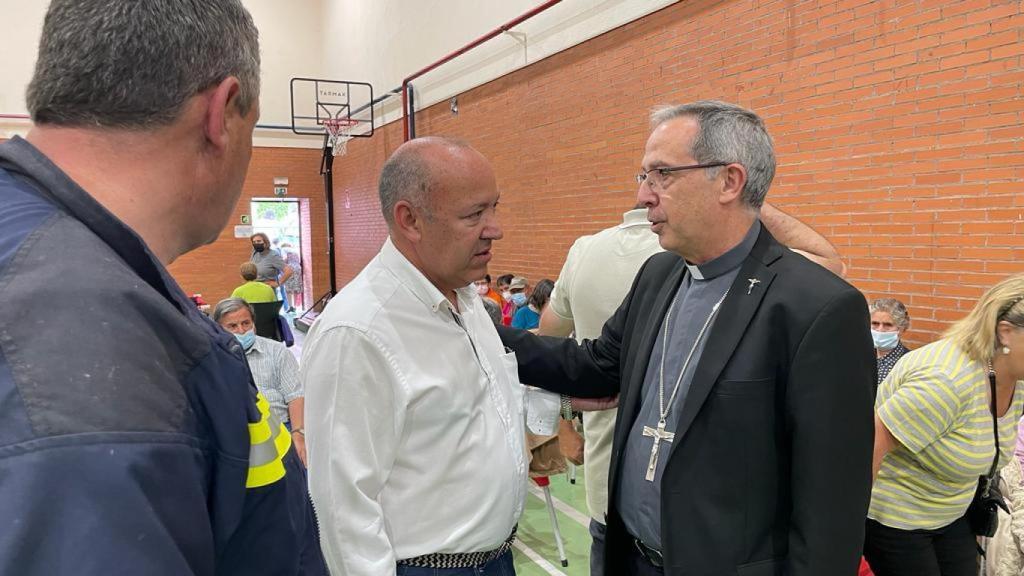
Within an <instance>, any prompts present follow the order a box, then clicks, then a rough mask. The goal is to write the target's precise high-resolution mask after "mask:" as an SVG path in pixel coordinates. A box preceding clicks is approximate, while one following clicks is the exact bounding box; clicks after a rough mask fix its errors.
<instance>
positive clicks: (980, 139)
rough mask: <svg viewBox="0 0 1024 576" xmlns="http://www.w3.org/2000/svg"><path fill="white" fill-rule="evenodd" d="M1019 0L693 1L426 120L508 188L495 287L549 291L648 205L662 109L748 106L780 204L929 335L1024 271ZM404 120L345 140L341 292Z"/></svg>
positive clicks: (857, 278)
mask: <svg viewBox="0 0 1024 576" xmlns="http://www.w3.org/2000/svg"><path fill="white" fill-rule="evenodd" d="M1022 6H1024V5H1022V3H1021V2H1019V0H1010V1H1006V0H973V1H956V2H954V1H940V0H922V1H903V0H879V1H871V0H845V1H843V0H840V1H836V0H788V1H783V0H778V1H773V0H765V1H761V2H745V1H739V0H727V1H712V0H691V1H684V2H680V3H678V4H675V5H672V6H671V7H669V8H666V9H664V10H662V11H660V12H657V13H655V14H652V15H650V16H648V17H646V18H644V19H642V20H639V21H636V22H633V23H631V24H629V25H626V26H623V27H621V28H618V29H616V30H613V31H611V32H608V33H606V34H604V35H602V36H600V37H598V38H595V39H593V40H591V41H588V42H586V43H584V44H582V45H579V46H577V47H574V48H572V49H570V50H567V51H565V52H562V53H560V54H558V55H555V56H553V57H550V58H548V59H546V60H543V61H541V62H538V63H535V64H533V65H531V66H529V67H527V68H524V69H522V70H519V71H517V72H514V73H512V74H509V75H507V76H505V77H503V78H500V79H498V80H495V81H493V82H491V83H489V84H487V85H484V86H482V87H480V88H477V89H474V90H471V91H469V92H467V93H464V94H461V95H459V110H460V113H459V115H458V116H453V115H452V114H451V113H450V112H449V110H448V106H447V103H442V104H439V105H437V106H434V107H431V108H429V109H427V110H424V111H421V112H420V113H419V114H418V115H417V122H416V124H417V133H418V135H421V136H422V135H431V134H435V135H453V136H459V137H463V138H466V139H468V140H469V141H471V142H472V143H473V145H474V146H476V147H477V148H478V149H479V150H481V151H482V152H483V153H484V154H485V155H486V156H487V157H488V158H490V159H491V161H492V162H493V163H494V167H495V169H496V171H497V174H498V182H499V186H500V187H501V190H502V207H501V217H502V222H503V225H504V228H505V239H504V240H503V241H501V242H499V243H498V244H497V245H496V248H495V259H494V261H493V263H492V266H491V272H492V274H500V273H504V272H509V271H513V272H517V273H520V274H525V275H527V276H528V277H529V278H530V279H531V280H536V279H539V278H541V277H550V278H554V277H555V276H556V275H557V273H558V271H559V269H560V267H561V264H562V261H563V258H564V256H565V253H566V252H567V250H568V247H569V246H570V244H571V242H572V241H573V239H574V238H576V237H577V236H579V235H581V234H586V233H591V232H594V231H596V230H598V229H600V228H603V227H605V226H608V225H610V224H613V223H614V222H616V221H617V220H618V219H619V217H620V216H619V215H620V213H621V212H623V211H625V210H626V209H628V208H629V207H630V206H631V205H632V203H633V199H634V194H635V191H636V185H635V183H634V181H633V179H632V175H633V173H634V172H635V171H636V170H637V167H638V165H639V162H640V158H641V156H642V149H643V143H644V140H645V138H646V135H647V114H648V111H649V109H650V108H651V107H652V106H655V105H658V104H666V103H679V102H684V101H690V100H696V99H701V98H718V99H724V100H729V101H733V102H737V103H739V104H742V105H745V106H748V107H751V108H753V109H755V110H757V111H758V112H759V113H760V114H761V115H762V116H763V117H764V118H765V119H766V120H767V122H768V125H769V128H770V130H771V132H772V134H773V136H774V138H775V141H776V146H777V150H778V154H779V170H778V175H777V177H776V181H775V185H774V187H773V189H772V192H771V194H770V195H769V200H771V201H773V202H775V203H776V204H778V205H780V206H781V207H783V208H784V209H785V210H787V211H789V212H790V213H792V214H795V215H797V216H799V217H801V218H803V219H804V220H806V221H807V222H809V223H811V224H812V225H813V226H814V227H815V228H817V229H818V230H819V231H821V232H822V233H824V234H825V235H826V236H828V237H829V238H830V239H831V240H832V241H833V242H834V243H835V244H836V245H837V246H838V247H839V249H840V251H841V252H842V254H843V256H844V259H845V261H846V263H847V265H848V266H849V280H850V281H851V282H852V283H853V284H855V285H856V286H857V287H859V288H861V289H862V290H864V291H865V293H866V294H867V296H868V297H869V298H874V297H878V296H881V295H892V296H896V297H898V298H901V299H902V300H904V302H906V303H907V304H908V305H909V307H910V312H911V315H912V317H913V327H912V331H911V333H910V335H909V340H910V341H911V342H915V343H921V342H925V341H929V340H932V339H934V338H936V337H937V335H938V333H939V332H941V330H942V329H943V328H944V327H945V326H947V325H948V323H949V322H950V321H951V320H954V319H956V318H959V317H961V316H962V315H963V314H965V312H966V310H968V309H969V308H970V307H971V306H972V305H973V303H974V300H975V299H976V298H977V296H978V295H980V293H981V292H982V291H983V290H984V288H985V287H987V286H990V285H991V284H992V283H993V282H995V281H996V280H998V279H1000V278H1002V277H1004V276H1005V275H1006V274H1009V273H1011V272H1017V271H1020V270H1021V268H1022V266H1021V265H1019V264H1018V263H1017V261H1018V260H1019V259H1021V257H1022V256H1024V235H1021V236H1017V233H1020V232H1024V223H1021V215H1022V213H1024V189H1022V187H1021V184H1020V182H1021V181H1022V180H1024V154H1022V149H1024V126H1022V124H1024V123H1022V119H1024V118H1022V113H1024V99H1022V94H1021V92H1022V83H1024V71H1022V66H1021V64H1022V62H1021V55H1022V53H1024V42H1022V40H1024V38H1022V34H1024V33H1022V30H1024V14H1022ZM400 143H401V129H400V126H399V124H398V123H397V122H396V123H393V124H391V125H388V126H386V127H384V128H383V129H382V130H380V131H379V132H378V135H377V136H375V137H374V138H373V139H371V140H356V141H354V142H352V143H350V144H349V146H348V149H349V153H348V156H346V157H344V158H339V161H338V163H337V165H336V166H337V168H338V169H337V175H336V180H335V195H336V198H337V203H338V217H337V227H338V231H339V234H338V236H339V253H338V280H339V285H344V283H345V282H347V281H348V280H350V279H351V278H352V277H353V276H354V275H355V274H356V273H357V272H358V271H359V270H360V269H361V268H362V266H363V265H365V263H366V262H367V261H368V260H369V259H370V257H372V255H373V254H374V253H375V252H376V250H377V249H378V247H379V246H380V243H381V242H382V241H383V238H384V237H385V234H386V230H385V227H384V224H383V220H382V218H381V216H380V214H379V206H378V201H377V197H376V190H375V186H376V175H377V173H378V171H379V169H380V166H381V164H382V162H383V161H384V159H385V158H386V157H387V155H388V154H389V153H390V152H391V151H393V150H394V148H395V147H397V146H398V145H399V144H400Z"/></svg>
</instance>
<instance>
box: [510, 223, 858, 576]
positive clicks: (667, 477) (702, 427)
mask: <svg viewBox="0 0 1024 576" xmlns="http://www.w3.org/2000/svg"><path fill="white" fill-rule="evenodd" d="M685 270H686V268H685V266H684V264H683V260H682V258H680V257H679V256H678V255H676V254H673V253H662V254H657V255H655V256H652V257H651V258H650V259H649V260H648V261H647V262H646V263H645V264H644V266H643V268H641V270H640V272H639V273H638V275H637V278H636V280H635V281H634V283H633V287H632V289H631V290H630V292H629V294H628V295H627V296H626V299H625V300H624V301H623V303H622V305H621V307H620V308H619V309H618V311H617V312H616V313H615V315H614V316H612V318H611V319H609V320H608V322H607V324H605V326H604V329H603V332H602V334H601V337H600V338H598V339H597V340H591V341H587V342H585V343H584V344H583V345H577V344H576V343H575V342H573V341H572V340H567V339H558V338H545V337H537V336H534V335H532V334H529V333H526V332H521V331H516V330H511V329H501V330H500V332H501V336H502V340H503V341H504V342H505V344H506V345H507V346H510V347H511V348H512V349H513V350H515V352H516V354H517V357H518V360H519V371H520V372H519V373H520V379H521V380H522V381H523V382H524V383H526V384H532V385H536V386H540V387H543V388H546V389H549V390H553V391H556V392H560V393H563V394H569V395H574V396H582V397H600V396H607V395H612V394H615V393H618V394H619V395H620V396H619V400H620V402H619V408H618V422H617V424H616V428H615V441H614V445H613V450H612V459H611V471H610V474H609V483H610V486H609V515H608V519H607V520H608V532H607V554H606V559H607V560H606V562H607V566H606V570H605V572H606V573H608V574H616V575H618V574H624V573H625V570H624V568H623V567H622V566H621V564H620V562H621V561H622V554H623V551H624V550H626V549H627V548H626V547H627V546H631V545H632V542H631V541H630V539H629V536H628V534H627V533H626V531H625V528H624V527H623V524H622V521H621V519H620V517H619V514H618V511H617V510H616V509H615V502H616V501H617V490H618V487H619V484H620V481H619V478H620V475H621V474H622V470H621V468H620V467H621V463H622V450H623V446H624V445H625V439H626V435H627V434H628V432H629V430H630V427H631V425H632V424H633V421H634V420H635V419H636V416H637V412H638V411H639V408H640V401H641V398H640V396H641V394H640V392H641V387H642V384H643V379H644V375H645V372H646V370H647V364H648V361H649V358H650V355H651V349H652V348H653V346H654V342H655V338H656V336H657V331H658V329H659V327H660V326H661V322H662V320H663V318H664V316H665V312H666V310H667V309H668V306H669V303H670V302H671V300H672V296H673V295H674V293H675V291H676V289H677V288H678V286H679V284H680V282H681V281H682V280H683V276H684V274H685ZM751 278H756V279H757V280H759V281H760V282H759V283H756V284H754V287H753V288H752V289H750V290H749V293H748V288H750V282H749V279H751ZM869 325H870V321H869V316H868V310H867V303H866V302H865V300H864V297H863V296H862V295H861V294H860V292H858V291H857V290H856V289H855V288H853V287H852V286H850V285H849V284H847V283H846V282H844V281H843V280H842V279H840V278H839V277H837V276H835V275H833V274H832V273H831V272H829V271H827V270H825V269H824V268H821V267H820V266H818V265H816V264H814V263H812V262H810V261H809V260H807V259H806V258H804V257H803V256H800V255H798V254H795V253H793V252H792V251H790V250H788V249H786V248H784V247H783V246H781V245H779V244H778V243H777V242H776V241H775V240H774V239H773V238H772V237H771V234H769V233H768V231H767V230H765V229H763V228H762V231H761V233H760V236H759V237H758V239H757V242H756V243H755V245H754V247H753V249H752V250H751V253H750V255H749V256H748V257H747V259H746V260H745V261H744V263H743V265H742V267H741V268H740V272H739V275H738V276H737V277H736V280H735V282H734V283H733V286H732V288H731V289H730V291H729V295H728V297H727V298H726V299H725V301H724V303H723V306H722V309H721V311H720V313H719V316H718V318H717V319H716V321H715V323H714V325H713V326H712V328H711V330H710V332H709V334H708V336H707V339H708V340H707V343H706V345H705V347H704V352H703V355H702V356H701V358H700V360H699V362H698V364H697V367H696V372H695V373H694V377H693V382H692V385H691V387H690V390H689V394H688V395H687V397H686V398H685V401H684V402H683V403H682V404H681V406H680V407H679V408H678V409H677V410H676V411H674V412H673V413H672V414H671V415H670V418H675V419H676V422H675V426H672V427H670V429H672V430H674V431H675V441H674V442H673V443H672V444H671V447H670V452H669V455H668V458H669V461H668V463H667V464H666V467H665V473H664V477H663V479H662V492H661V494H662V501H661V534H662V544H663V547H664V550H663V553H664V556H665V574H666V575H671V576H683V575H685V576H778V575H786V576H853V575H855V574H856V573H857V567H858V561H859V557H860V554H861V548H862V544H863V538H864V521H865V516H866V514H867V508H868V501H869V498H870V492H871V453H872V445H873V430H874V428H873V416H872V387H873V385H874V378H875V357H874V350H873V345H872V342H871V337H870V333H869ZM633 473H642V471H633Z"/></svg>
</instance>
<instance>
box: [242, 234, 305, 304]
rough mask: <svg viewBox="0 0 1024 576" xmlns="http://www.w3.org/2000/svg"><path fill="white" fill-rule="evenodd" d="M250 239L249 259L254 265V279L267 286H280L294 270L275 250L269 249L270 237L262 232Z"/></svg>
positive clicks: (275, 287)
mask: <svg viewBox="0 0 1024 576" xmlns="http://www.w3.org/2000/svg"><path fill="white" fill-rule="evenodd" d="M249 240H251V241H252V255H251V256H250V257H249V261H250V262H252V263H253V264H255V265H256V279H257V280H259V281H260V282H264V283H265V284H266V285H267V286H270V287H271V288H274V289H275V290H276V289H277V288H280V287H281V285H283V284H284V283H285V282H287V281H288V279H289V278H291V277H292V274H293V273H294V271H293V270H292V269H291V268H289V267H288V264H287V263H285V261H284V258H282V257H281V254H279V253H278V252H277V251H276V250H271V249H270V239H269V238H268V237H267V235H266V234H264V233H263V232H257V233H255V234H253V235H252V236H250V237H249Z"/></svg>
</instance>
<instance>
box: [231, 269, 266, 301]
mask: <svg viewBox="0 0 1024 576" xmlns="http://www.w3.org/2000/svg"><path fill="white" fill-rule="evenodd" d="M238 272H239V273H240V274H241V275H242V279H243V280H245V283H244V284H242V285H241V286H239V287H238V288H235V289H234V290H232V291H231V297H232V298H241V299H242V300H245V301H246V302H248V303H250V304H259V303H261V302H276V301H277V294H275V293H274V289H273V288H271V287H270V286H267V285H266V284H265V283H263V282H257V281H256V265H255V264H253V263H252V262H243V263H242V265H241V266H240V267H239V269H238Z"/></svg>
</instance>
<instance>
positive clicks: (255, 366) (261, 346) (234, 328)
mask: <svg viewBox="0 0 1024 576" xmlns="http://www.w3.org/2000/svg"><path fill="white" fill-rule="evenodd" d="M213 321H214V322H216V323H217V324H220V327H221V328H223V329H225V330H227V331H228V332H230V333H232V334H234V335H235V338H236V339H237V340H238V343H239V344H241V345H242V350H244V351H245V359H246V360H247V361H248V362H249V370H251V371H252V379H253V380H254V381H255V382H256V387H257V388H259V390H260V393H261V394H263V397H264V398H266V400H267V402H268V403H269V404H270V412H271V413H272V414H273V415H274V416H275V417H276V418H277V421H278V422H281V423H282V424H284V425H285V427H287V428H288V430H290V431H291V433H292V444H293V445H294V446H295V451H296V453H297V454H298V455H299V459H300V460H302V463H303V464H305V463H306V442H305V434H306V429H305V427H303V425H302V422H303V405H304V403H305V402H304V399H303V395H302V382H300V381H299V363H298V362H296V361H295V356H292V353H291V352H289V351H288V348H286V347H285V345H284V344H282V343H281V342H278V341H276V340H271V339H270V338H264V337H262V336H257V335H256V324H255V321H254V316H253V312H252V306H250V305H249V302H247V301H246V300H244V299H242V298H227V299H225V300H221V301H220V302H218V303H217V305H216V306H215V307H214V309H213Z"/></svg>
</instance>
